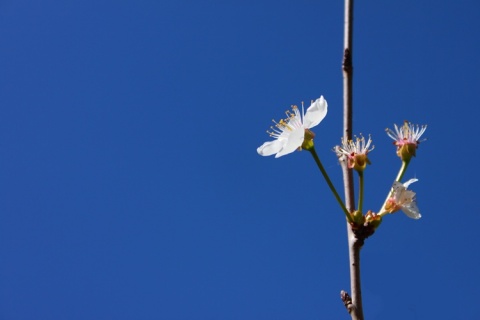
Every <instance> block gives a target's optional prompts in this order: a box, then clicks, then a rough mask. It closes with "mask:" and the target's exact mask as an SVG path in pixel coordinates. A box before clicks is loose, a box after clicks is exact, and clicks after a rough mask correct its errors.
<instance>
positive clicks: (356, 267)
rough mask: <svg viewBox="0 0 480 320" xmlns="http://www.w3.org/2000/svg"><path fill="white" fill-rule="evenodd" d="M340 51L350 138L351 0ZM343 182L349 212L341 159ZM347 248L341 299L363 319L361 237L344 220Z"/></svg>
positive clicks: (347, 176) (349, 180)
mask: <svg viewBox="0 0 480 320" xmlns="http://www.w3.org/2000/svg"><path fill="white" fill-rule="evenodd" d="M344 32H345V33H344V55H343V64H342V69H343V137H344V139H347V141H348V140H351V139H352V130H353V125H352V113H353V112H352V79H353V59H352V56H353V51H352V43H353V41H352V37H353V0H345V31H344ZM342 171H343V182H344V187H345V205H346V207H347V209H348V210H350V212H352V211H353V210H355V195H354V186H353V174H352V170H351V169H349V168H348V167H347V164H346V162H345V161H343V162H342ZM347 232H348V249H349V258H350V289H351V297H350V296H349V295H348V293H346V292H344V291H342V300H343V302H344V304H345V306H346V307H347V310H348V312H349V313H350V316H351V317H352V320H363V306H362V291H361V286H360V248H361V247H362V245H363V239H358V238H357V237H356V235H355V233H354V232H353V230H352V226H351V225H350V223H348V222H347Z"/></svg>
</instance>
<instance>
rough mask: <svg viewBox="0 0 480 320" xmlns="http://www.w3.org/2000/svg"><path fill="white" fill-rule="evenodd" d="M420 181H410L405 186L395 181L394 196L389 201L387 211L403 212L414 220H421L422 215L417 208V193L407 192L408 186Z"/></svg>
mask: <svg viewBox="0 0 480 320" xmlns="http://www.w3.org/2000/svg"><path fill="white" fill-rule="evenodd" d="M416 181H418V179H410V180H408V181H407V182H405V183H404V184H402V183H400V182H398V181H395V182H394V183H393V186H392V190H393V191H392V195H391V196H390V198H389V199H388V200H387V205H386V206H385V208H386V210H387V211H389V212H390V213H393V212H395V211H398V210H400V209H401V210H402V211H403V212H404V213H405V214H406V215H407V216H408V217H410V218H412V219H420V218H421V217H422V215H421V214H420V210H419V209H418V207H417V201H416V199H415V192H413V191H411V190H407V188H408V186H409V185H410V184H412V183H414V182H416Z"/></svg>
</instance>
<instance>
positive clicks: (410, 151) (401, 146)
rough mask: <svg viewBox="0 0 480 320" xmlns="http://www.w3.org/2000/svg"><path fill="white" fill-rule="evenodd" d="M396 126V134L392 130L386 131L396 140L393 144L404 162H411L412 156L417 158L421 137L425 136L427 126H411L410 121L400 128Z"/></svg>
mask: <svg viewBox="0 0 480 320" xmlns="http://www.w3.org/2000/svg"><path fill="white" fill-rule="evenodd" d="M394 126H395V132H394V131H393V130H392V129H388V128H387V129H386V132H387V134H388V136H389V137H390V138H392V139H393V140H394V142H393V144H394V145H396V146H397V155H398V156H399V157H400V158H401V159H402V160H404V161H409V160H410V159H411V158H412V156H413V157H415V155H416V150H417V148H418V145H419V144H420V142H421V141H425V139H423V140H420V137H421V136H422V135H423V133H424V132H425V130H427V126H426V125H424V126H419V125H418V124H417V125H415V124H411V123H410V122H408V121H405V122H404V123H403V126H401V127H400V128H399V127H397V125H396V124H394Z"/></svg>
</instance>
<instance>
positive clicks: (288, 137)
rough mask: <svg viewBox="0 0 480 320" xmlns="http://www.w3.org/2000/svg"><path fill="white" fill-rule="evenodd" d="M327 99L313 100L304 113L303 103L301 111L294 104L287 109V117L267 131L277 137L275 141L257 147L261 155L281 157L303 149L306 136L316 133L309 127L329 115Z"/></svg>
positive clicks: (310, 137)
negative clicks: (290, 108)
mask: <svg viewBox="0 0 480 320" xmlns="http://www.w3.org/2000/svg"><path fill="white" fill-rule="evenodd" d="M327 109H328V105H327V101H326V100H325V99H324V98H323V96H321V97H320V98H318V99H317V100H315V101H312V103H311V105H310V107H309V108H308V109H307V112H306V113H304V110H303V103H302V110H301V111H300V110H299V109H298V107H297V106H292V110H291V111H290V110H289V111H287V112H286V114H287V117H286V118H285V119H282V120H280V121H278V122H276V121H273V122H274V123H275V125H274V126H271V127H270V131H267V133H268V134H269V135H270V137H272V138H275V140H273V141H267V142H265V143H264V144H262V145H261V146H260V147H258V148H257V152H258V154H259V155H261V156H271V155H273V154H275V158H279V157H281V156H284V155H286V154H289V153H292V152H294V151H295V150H297V149H301V147H302V144H303V142H304V140H305V138H308V139H312V138H313V137H314V136H315V135H314V134H313V132H311V131H310V130H309V129H311V128H313V127H315V126H316V125H318V124H319V123H320V122H321V121H322V120H323V118H325V116H326V115H327Z"/></svg>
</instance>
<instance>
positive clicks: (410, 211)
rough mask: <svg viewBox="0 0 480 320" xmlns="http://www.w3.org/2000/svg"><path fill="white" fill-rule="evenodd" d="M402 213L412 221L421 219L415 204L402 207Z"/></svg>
mask: <svg viewBox="0 0 480 320" xmlns="http://www.w3.org/2000/svg"><path fill="white" fill-rule="evenodd" d="M402 211H403V212H404V213H405V214H406V215H407V216H408V217H409V218H412V219H420V218H421V217H422V215H421V214H420V210H419V209H418V207H417V204H416V203H415V202H412V203H410V204H409V205H408V206H403V207H402Z"/></svg>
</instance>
